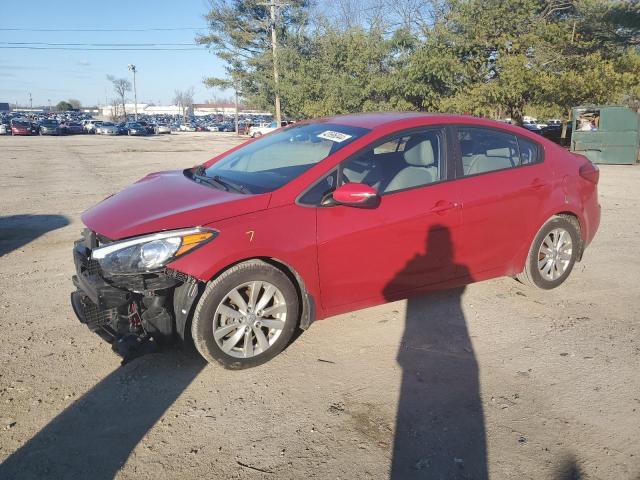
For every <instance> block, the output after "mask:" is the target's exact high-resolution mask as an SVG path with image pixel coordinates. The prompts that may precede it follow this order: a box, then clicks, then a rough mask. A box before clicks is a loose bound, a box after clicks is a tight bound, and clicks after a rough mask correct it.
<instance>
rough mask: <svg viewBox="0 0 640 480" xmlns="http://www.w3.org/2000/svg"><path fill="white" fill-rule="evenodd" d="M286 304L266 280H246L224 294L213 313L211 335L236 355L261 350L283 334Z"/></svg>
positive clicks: (252, 353) (262, 351)
mask: <svg viewBox="0 0 640 480" xmlns="http://www.w3.org/2000/svg"><path fill="white" fill-rule="evenodd" d="M286 321H287V304H286V302H285V299H284V295H282V292H281V291H280V290H279V289H278V288H276V287H275V286H274V285H272V284H270V283H268V282H261V281H255V282H247V283H243V284H242V285H238V286H237V287H235V288H233V289H232V290H231V291H230V292H229V293H227V294H226V295H225V297H224V299H223V300H222V301H221V302H220V304H219V305H218V308H217V309H216V313H215V314H214V316H213V338H214V340H215V342H216V344H217V345H218V347H220V349H221V350H222V351H223V352H224V353H226V354H227V355H230V356H232V357H236V358H251V357H255V356H256V355H259V354H261V353H264V352H265V351H266V350H268V349H269V347H271V346H272V345H273V344H274V343H275V342H276V340H278V338H279V337H280V335H281V334H282V330H283V329H284V326H285V323H286Z"/></svg>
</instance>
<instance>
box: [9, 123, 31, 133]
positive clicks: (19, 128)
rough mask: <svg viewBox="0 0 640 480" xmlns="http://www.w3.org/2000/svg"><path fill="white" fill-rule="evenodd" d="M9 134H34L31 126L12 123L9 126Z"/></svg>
mask: <svg viewBox="0 0 640 480" xmlns="http://www.w3.org/2000/svg"><path fill="white" fill-rule="evenodd" d="M11 134H12V135H35V133H34V132H33V130H32V127H31V126H30V125H29V126H26V125H12V126H11Z"/></svg>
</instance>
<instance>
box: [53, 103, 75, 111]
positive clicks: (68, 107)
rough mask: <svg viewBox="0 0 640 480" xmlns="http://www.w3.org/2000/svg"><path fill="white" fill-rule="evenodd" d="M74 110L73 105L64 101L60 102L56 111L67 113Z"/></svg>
mask: <svg viewBox="0 0 640 480" xmlns="http://www.w3.org/2000/svg"><path fill="white" fill-rule="evenodd" d="M72 109H73V105H71V104H70V103H69V102H65V101H64V100H62V101H61V102H58V104H57V105H56V110H57V111H58V112H66V111H68V110H72Z"/></svg>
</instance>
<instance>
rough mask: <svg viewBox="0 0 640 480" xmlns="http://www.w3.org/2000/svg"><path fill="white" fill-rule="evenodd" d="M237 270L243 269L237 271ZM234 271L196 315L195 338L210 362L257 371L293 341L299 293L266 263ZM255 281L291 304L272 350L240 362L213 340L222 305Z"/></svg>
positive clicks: (212, 291)
mask: <svg viewBox="0 0 640 480" xmlns="http://www.w3.org/2000/svg"><path fill="white" fill-rule="evenodd" d="M236 267H240V268H237V269H236ZM236 267H233V268H231V269H230V270H229V271H228V273H227V272H225V273H223V274H222V275H221V276H220V277H219V278H218V279H217V280H214V285H213V288H207V289H206V290H205V292H204V293H203V294H202V297H201V299H200V301H199V303H198V306H197V308H196V312H195V314H194V321H193V325H192V336H193V339H194V342H196V347H197V348H198V351H199V352H200V353H201V354H202V355H203V356H204V357H205V359H206V360H208V361H213V360H215V361H216V362H218V363H220V364H222V365H223V366H224V367H225V368H229V369H234V370H239V369H244V368H250V367H256V366H258V365H261V364H263V363H265V362H267V361H269V360H271V359H272V358H273V357H275V356H276V355H278V354H279V353H280V352H281V351H282V350H283V349H284V348H285V347H286V346H287V345H288V343H289V342H290V341H291V338H292V337H293V334H294V333H295V331H296V328H297V326H298V321H299V312H300V305H299V299H298V292H297V291H296V288H295V287H294V286H293V284H292V282H291V280H290V279H289V278H288V277H287V275H286V274H285V273H284V272H282V271H281V270H279V269H277V268H276V267H274V266H272V265H269V264H267V263H265V262H261V261H258V262H248V263H247V264H239V265H237V266H236ZM251 281H265V282H269V283H271V284H272V285H274V286H275V287H277V288H278V289H279V290H280V291H281V292H282V295H283V296H284V298H285V301H286V303H287V320H286V322H285V326H284V329H283V331H282V333H281V334H280V336H279V337H278V339H277V340H276V342H275V343H274V344H273V345H272V346H271V347H269V349H268V350H267V351H266V352H264V353H260V354H258V355H256V356H254V357H251V358H236V357H232V356H231V355H228V354H227V353H225V352H223V351H222V349H221V348H220V347H219V346H218V344H217V343H216V341H215V340H214V338H213V320H214V314H215V311H216V309H217V308H218V305H219V304H220V302H221V301H222V300H223V299H224V297H225V296H226V295H227V294H228V293H229V292H230V291H231V290H232V289H233V288H235V287H237V286H238V285H241V284H243V283H247V282H251Z"/></svg>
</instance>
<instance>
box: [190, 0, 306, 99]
mask: <svg viewBox="0 0 640 480" xmlns="http://www.w3.org/2000/svg"><path fill="white" fill-rule="evenodd" d="M209 7H210V8H209V12H208V13H207V14H206V16H205V18H206V20H207V22H208V24H209V33H208V34H206V35H199V36H198V37H196V39H195V40H196V42H197V43H199V44H201V45H206V46H207V47H209V48H210V49H211V51H212V52H213V53H215V54H216V56H218V57H219V58H220V59H221V60H223V61H224V62H225V63H226V67H227V72H234V73H233V81H234V82H237V83H238V86H239V88H238V90H239V91H243V92H245V94H246V95H248V96H249V98H248V100H249V103H252V104H258V105H263V106H266V105H269V106H270V108H271V110H273V109H274V107H273V106H274V104H275V96H276V90H275V80H274V63H273V54H272V52H271V21H270V11H269V6H268V5H267V3H266V2H265V1H264V0H210V1H209ZM309 8H310V1H309V0H290V1H287V2H286V3H284V2H283V3H282V4H281V5H279V7H278V17H277V18H278V21H277V23H276V24H275V26H274V27H275V29H276V36H277V38H278V47H279V49H280V48H284V47H286V46H287V45H288V44H289V42H290V39H291V37H295V36H296V35H298V34H300V32H301V31H302V29H303V28H304V26H305V25H307V22H308V14H309ZM278 63H280V62H278ZM256 79H258V80H256ZM211 80H212V81H214V80H215V79H211ZM218 80H220V81H221V82H225V81H227V80H228V78H220V79H218Z"/></svg>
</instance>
